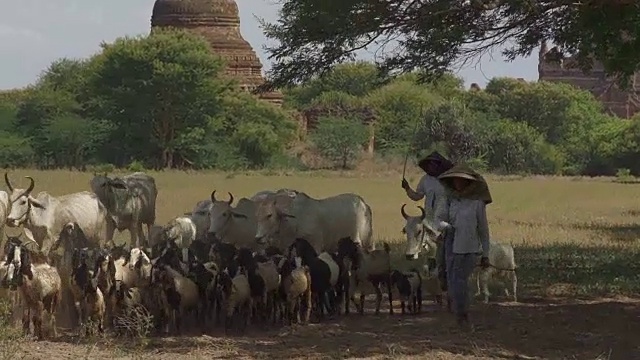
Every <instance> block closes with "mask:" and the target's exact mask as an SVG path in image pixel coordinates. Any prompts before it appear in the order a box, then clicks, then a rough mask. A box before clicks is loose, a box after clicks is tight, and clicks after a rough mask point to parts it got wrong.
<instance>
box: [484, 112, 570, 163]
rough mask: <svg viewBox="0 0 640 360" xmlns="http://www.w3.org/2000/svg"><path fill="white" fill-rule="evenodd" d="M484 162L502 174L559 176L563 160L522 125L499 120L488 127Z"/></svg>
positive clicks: (538, 134) (540, 137) (538, 135)
mask: <svg viewBox="0 0 640 360" xmlns="http://www.w3.org/2000/svg"><path fill="white" fill-rule="evenodd" d="M489 132H490V135H489V136H488V138H489V142H488V147H487V148H488V151H487V158H488V159H487V161H488V164H489V167H490V168H491V169H493V170H494V171H497V172H500V173H505V174H516V173H536V174H559V173H560V172H561V170H562V165H563V163H564V162H563V159H562V158H561V155H560V154H559V153H558V152H557V151H556V150H555V149H554V147H553V145H551V144H548V143H547V142H545V139H544V136H543V135H542V134H541V133H540V132H539V131H537V130H536V129H534V128H533V127H531V126H529V125H528V124H526V123H523V122H514V121H510V120H499V121H496V122H494V123H492V124H491V125H490V128H489Z"/></svg>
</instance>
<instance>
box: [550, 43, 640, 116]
mask: <svg viewBox="0 0 640 360" xmlns="http://www.w3.org/2000/svg"><path fill="white" fill-rule="evenodd" d="M553 51H554V49H551V50H550V49H548V48H547V44H546V43H543V44H542V45H541V46H540V58H539V60H538V79H539V80H541V81H550V82H564V83H568V84H571V85H574V86H576V87H579V88H581V89H584V90H589V91H590V92H591V93H592V94H593V95H594V96H595V97H596V99H598V100H599V101H600V102H601V103H602V104H603V106H604V108H605V110H606V111H607V112H609V113H610V114H613V115H616V116H618V117H621V118H626V119H628V118H630V117H632V116H633V115H634V114H636V113H638V112H640V72H639V73H636V74H635V75H634V76H633V78H632V79H631V86H630V88H629V90H627V91H624V90H622V89H620V88H619V87H618V86H617V85H616V84H615V83H614V82H613V81H612V80H611V79H609V78H608V77H607V76H606V74H605V71H604V68H603V66H602V64H600V63H597V62H596V63H594V65H593V68H592V69H591V71H590V72H588V73H586V74H585V73H583V72H582V70H580V69H579V68H578V67H577V66H575V63H574V60H573V59H572V58H570V57H569V58H563V59H560V60H559V61H558V60H557V59H552V58H553V56H549V55H551V54H550V53H552V52H553Z"/></svg>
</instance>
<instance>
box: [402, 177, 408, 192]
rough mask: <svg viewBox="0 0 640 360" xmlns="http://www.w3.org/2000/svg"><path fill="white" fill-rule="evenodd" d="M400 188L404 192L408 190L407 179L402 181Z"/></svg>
mask: <svg viewBox="0 0 640 360" xmlns="http://www.w3.org/2000/svg"><path fill="white" fill-rule="evenodd" d="M402 188H403V189H405V190H408V189H409V182H408V181H407V179H402Z"/></svg>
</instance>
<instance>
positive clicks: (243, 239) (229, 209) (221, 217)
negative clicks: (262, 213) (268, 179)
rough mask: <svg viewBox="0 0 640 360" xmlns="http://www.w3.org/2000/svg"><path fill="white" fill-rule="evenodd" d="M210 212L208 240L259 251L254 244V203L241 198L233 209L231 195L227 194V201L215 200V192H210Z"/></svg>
mask: <svg viewBox="0 0 640 360" xmlns="http://www.w3.org/2000/svg"><path fill="white" fill-rule="evenodd" d="M211 203H212V205H211V210H210V212H209V216H210V221H209V223H210V227H209V238H210V239H212V240H213V239H217V240H220V241H223V242H226V243H230V244H233V245H235V246H236V247H248V248H250V249H252V250H255V251H258V250H261V248H262V247H261V246H260V245H259V244H258V243H257V242H256V240H255V237H256V215H255V214H256V203H255V202H254V201H252V200H249V199H246V198H242V199H240V200H239V201H238V203H237V204H236V206H235V207H233V206H232V205H231V204H232V203H233V194H231V193H229V200H228V201H220V200H218V199H216V191H215V190H214V191H213V192H211Z"/></svg>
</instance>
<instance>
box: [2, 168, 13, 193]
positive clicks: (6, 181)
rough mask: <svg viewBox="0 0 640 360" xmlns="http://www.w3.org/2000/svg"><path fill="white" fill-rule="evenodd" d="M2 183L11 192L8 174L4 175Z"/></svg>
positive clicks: (11, 187)
mask: <svg viewBox="0 0 640 360" xmlns="http://www.w3.org/2000/svg"><path fill="white" fill-rule="evenodd" d="M4 182H5V183H6V184H7V189H9V191H13V186H11V181H9V173H7V172H5V173H4Z"/></svg>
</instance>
